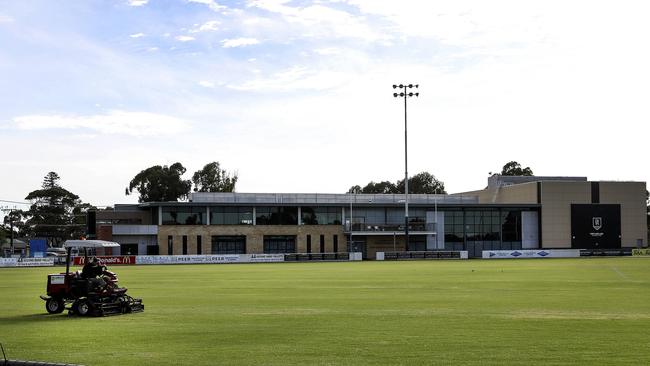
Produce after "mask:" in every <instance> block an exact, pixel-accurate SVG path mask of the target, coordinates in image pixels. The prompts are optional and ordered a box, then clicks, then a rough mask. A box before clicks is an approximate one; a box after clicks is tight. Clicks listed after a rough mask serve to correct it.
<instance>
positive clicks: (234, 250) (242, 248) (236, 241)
mask: <svg viewBox="0 0 650 366" xmlns="http://www.w3.org/2000/svg"><path fill="white" fill-rule="evenodd" d="M212 254H246V237H245V236H243V235H242V236H221V235H215V236H213V237H212Z"/></svg>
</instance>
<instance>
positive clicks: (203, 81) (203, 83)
mask: <svg viewBox="0 0 650 366" xmlns="http://www.w3.org/2000/svg"><path fill="white" fill-rule="evenodd" d="M199 85H201V86H202V87H205V88H214V83H212V82H209V81H205V80H201V81H199Z"/></svg>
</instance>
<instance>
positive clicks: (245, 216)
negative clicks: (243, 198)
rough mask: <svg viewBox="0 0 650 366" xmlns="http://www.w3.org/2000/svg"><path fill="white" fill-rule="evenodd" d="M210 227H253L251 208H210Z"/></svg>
mask: <svg viewBox="0 0 650 366" xmlns="http://www.w3.org/2000/svg"><path fill="white" fill-rule="evenodd" d="M210 225H253V208H252V207H210Z"/></svg>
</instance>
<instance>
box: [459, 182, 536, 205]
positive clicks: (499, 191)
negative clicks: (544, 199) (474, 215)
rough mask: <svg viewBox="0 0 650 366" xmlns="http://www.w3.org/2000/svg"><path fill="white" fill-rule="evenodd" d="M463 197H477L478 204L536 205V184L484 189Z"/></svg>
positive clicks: (468, 193)
mask: <svg viewBox="0 0 650 366" xmlns="http://www.w3.org/2000/svg"><path fill="white" fill-rule="evenodd" d="M463 195H468V196H469V195H474V196H478V201H479V203H504V204H508V203H513V204H514V203H521V204H536V203H537V182H530V183H522V184H516V185H512V186H507V187H499V188H486V189H483V190H480V191H472V192H465V193H463Z"/></svg>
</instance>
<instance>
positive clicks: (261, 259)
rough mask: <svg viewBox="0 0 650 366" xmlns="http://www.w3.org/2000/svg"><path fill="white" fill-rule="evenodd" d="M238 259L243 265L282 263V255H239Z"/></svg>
mask: <svg viewBox="0 0 650 366" xmlns="http://www.w3.org/2000/svg"><path fill="white" fill-rule="evenodd" d="M240 257H241V258H240V261H241V262H244V263H247V262H250V263H269V262H284V254H241V255H240Z"/></svg>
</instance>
